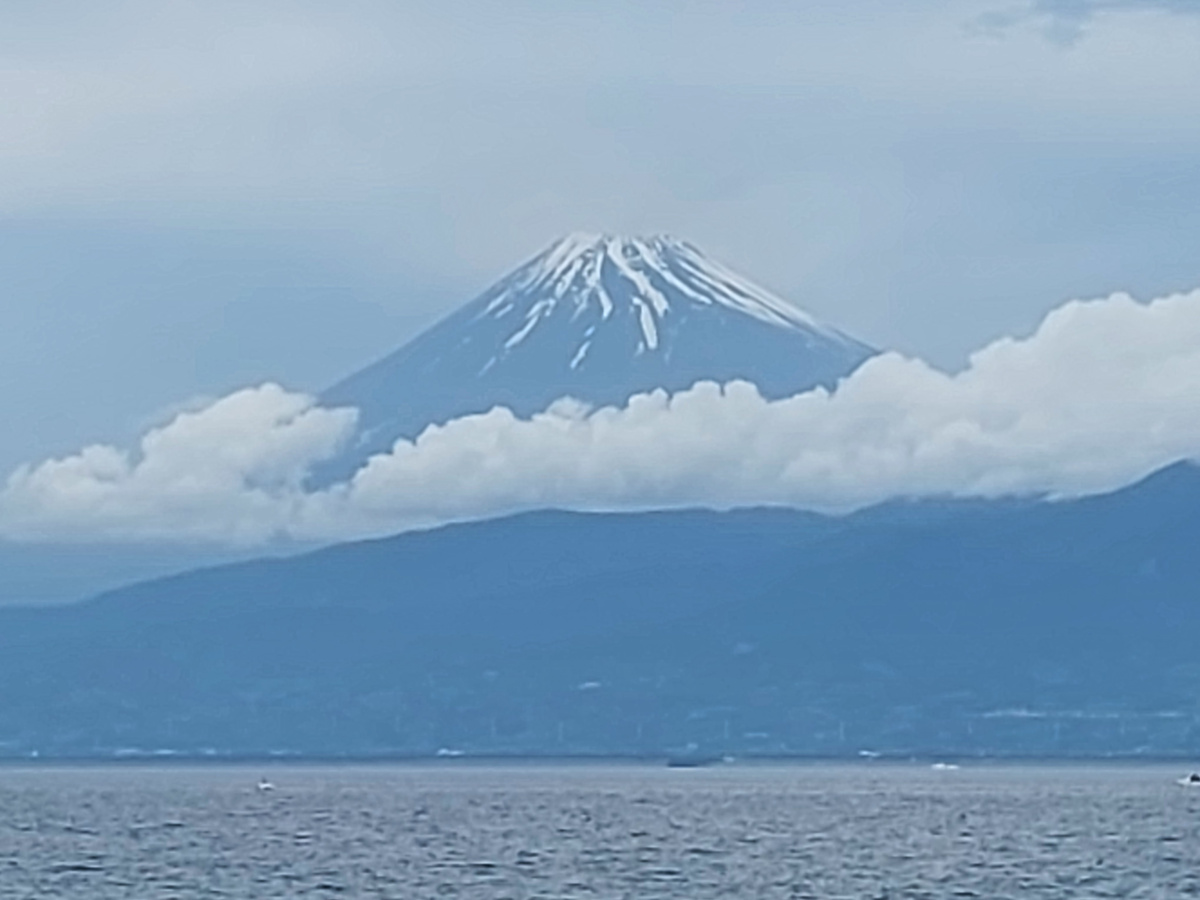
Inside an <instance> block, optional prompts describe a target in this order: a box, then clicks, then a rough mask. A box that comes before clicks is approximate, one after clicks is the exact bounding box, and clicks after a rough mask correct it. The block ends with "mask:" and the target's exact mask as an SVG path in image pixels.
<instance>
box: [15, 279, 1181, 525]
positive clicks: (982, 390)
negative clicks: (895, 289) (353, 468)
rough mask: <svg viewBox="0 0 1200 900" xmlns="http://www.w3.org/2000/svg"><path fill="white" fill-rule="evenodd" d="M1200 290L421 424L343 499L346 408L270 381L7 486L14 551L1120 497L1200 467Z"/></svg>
mask: <svg viewBox="0 0 1200 900" xmlns="http://www.w3.org/2000/svg"><path fill="white" fill-rule="evenodd" d="M1198 413H1200V291H1196V292H1193V293H1190V294H1181V295H1175V296H1170V297H1166V298H1163V299H1159V300H1155V301H1153V302H1150V303H1139V302H1137V301H1135V300H1133V299H1132V298H1130V297H1129V296H1127V295H1123V294H1117V295H1113V296H1111V297H1109V298H1107V299H1104V300H1098V301H1092V302H1072V303H1068V304H1066V305H1064V306H1062V307H1061V308H1059V309H1057V310H1056V311H1054V312H1053V313H1052V314H1050V315H1049V316H1048V317H1047V318H1046V319H1045V320H1044V321H1043V322H1042V324H1041V325H1040V327H1039V328H1038V329H1037V331H1036V332H1035V333H1034V334H1033V335H1031V336H1030V337H1028V338H1024V339H1019V340H1018V339H1004V340H1000V341H997V342H995V343H993V344H990V345H989V346H987V347H985V348H983V349H981V350H979V351H978V352H977V353H975V354H974V355H973V356H972V357H971V360H970V364H969V365H968V366H967V367H966V368H965V369H963V370H962V371H960V372H957V373H954V374H948V373H945V372H941V371H938V370H936V369H934V368H932V367H930V366H928V365H926V364H925V363H923V362H921V361H919V360H915V359H911V358H906V357H903V356H901V355H899V354H894V353H892V354H886V355H884V356H881V357H878V358H876V359H874V360H872V361H870V362H868V363H867V364H865V365H864V366H863V367H862V368H860V369H859V370H858V371H857V372H856V373H854V374H853V375H852V376H850V377H849V378H848V379H846V380H845V381H844V382H843V383H842V384H841V385H840V386H839V387H838V389H837V390H836V391H834V392H833V393H828V392H825V391H821V390H818V391H813V392H810V393H805V394H801V395H798V396H795V397H791V398H788V399H785V400H781V401H778V402H769V401H766V400H764V399H763V398H762V397H760V396H759V394H758V393H757V391H756V390H755V389H754V388H753V386H751V385H748V384H744V383H733V384H730V385H726V386H724V387H720V386H718V385H715V384H700V385H697V386H696V387H695V388H693V389H692V390H690V391H687V392H683V393H680V394H677V395H675V396H673V397H669V396H667V395H666V394H663V393H654V394H649V395H642V396H639V397H635V398H634V399H633V400H632V401H631V402H630V403H629V405H628V406H627V407H626V408H622V409H613V408H608V409H600V410H595V411H589V410H586V409H583V408H580V407H579V406H578V405H577V404H575V403H573V402H571V401H562V402H560V403H558V404H555V405H554V406H552V407H551V408H550V409H549V410H547V411H546V412H545V413H542V414H540V415H538V416H535V417H533V418H532V419H530V420H518V419H516V418H514V417H513V416H512V414H511V413H509V412H508V411H507V410H503V409H495V410H493V411H491V412H490V413H487V414H484V415H479V416H470V417H466V418H463V419H459V420H456V421H453V422H450V423H448V424H446V425H445V426H443V427H437V428H430V429H428V430H427V431H426V432H425V433H424V434H422V435H421V436H420V437H419V438H418V439H417V440H416V441H415V442H407V441H401V442H398V443H397V444H396V445H395V447H394V448H393V449H392V451H391V452H390V453H388V454H385V455H381V456H377V457H375V458H373V459H371V460H370V461H369V462H368V463H367V464H366V465H365V466H364V467H363V468H362V469H361V470H360V471H359V472H357V473H356V474H355V476H354V477H353V479H352V480H351V481H349V482H348V483H344V484H339V485H336V486H334V487H332V488H330V489H328V490H322V491H308V490H306V489H305V488H304V486H303V481H304V475H305V473H306V472H307V470H308V468H309V467H310V466H311V465H312V464H314V463H316V462H319V461H320V460H323V459H327V458H328V457H329V456H330V455H331V454H333V453H335V452H336V451H337V449H338V447H339V446H341V445H342V444H343V442H345V441H346V440H348V439H349V437H350V436H351V434H352V432H353V429H354V420H355V417H354V412H353V411H352V410H330V409H322V408H320V407H318V406H316V405H314V403H313V401H312V400H311V398H308V397H305V396H303V395H298V394H292V393H288V392H286V391H284V390H283V389H281V388H279V387H277V386H274V385H265V386H263V387H259V388H252V389H247V390H243V391H239V392H237V393H235V394H232V395H230V396H228V397H225V398H223V399H221V400H219V401H217V402H215V403H213V404H211V405H210V406H208V407H206V408H204V409H201V410H199V411H194V412H187V413H183V414H181V415H179V416H178V417H177V418H175V419H174V420H173V421H172V422H171V423H169V424H168V425H166V426H164V427H162V428H159V429H155V430H153V431H151V432H149V433H148V434H147V435H146V436H145V437H144V438H143V440H142V442H141V445H140V447H139V448H138V450H137V451H136V452H132V453H131V452H126V451H122V450H119V449H117V448H114V447H106V446H96V447H90V448H88V449H86V450H84V451H82V452H81V453H79V454H77V455H75V456H72V457H69V458H66V459H61V460H52V461H47V462H44V463H42V464H40V465H37V466H27V467H24V468H22V469H20V470H18V471H17V472H15V473H14V474H13V475H12V476H11V477H10V479H9V481H8V484H7V487H6V488H5V489H4V491H3V493H2V494H0V534H4V535H6V536H8V537H9V538H14V539H32V540H36V539H68V540H70V539H74V540H104V539H108V540H145V539H155V540H162V539H168V540H209V541H217V542H230V543H239V542H240V543H247V542H250V543H252V542H256V541H264V540H268V539H270V538H272V537H277V536H287V537H292V538H299V539H306V540H307V539H317V540H329V539H342V538H352V537H360V536H366V535H375V534H383V533H388V532H391V531H395V530H399V529H404V528H412V527H420V526H427V525H431V524H435V523H439V522H445V521H452V520H461V519H469V518H476V517H482V516H490V515H496V514H501V513H507V512H513V511H517V510H523V509H529V508H536V507H542V506H555V507H571V508H579V509H593V510H596V509H604V510H614V509H643V508H658V507H676V506H692V505H704V506H715V507H730V506H739V505H750V504H784V505H790V506H797V507H806V508H813V509H821V510H835V511H836V510H849V509H853V508H856V507H860V506H863V505H866V504H871V503H875V502H879V501H881V500H885V499H888V498H894V497H902V496H964V497H965V496H971V497H997V496H1005V495H1046V496H1049V497H1052V498H1053V497H1069V496H1077V495H1081V494H1088V493H1096V492H1102V491H1106V490H1110V489H1114V488H1116V487H1119V486H1121V485H1124V484H1127V483H1129V482H1131V481H1133V480H1136V479H1137V478H1140V477H1142V476H1144V475H1146V474H1148V473H1149V472H1151V471H1153V470H1155V469H1156V468H1158V467H1161V466H1163V465H1166V464H1168V463H1171V462H1174V461H1177V460H1180V459H1191V458H1197V457H1200V415H1198Z"/></svg>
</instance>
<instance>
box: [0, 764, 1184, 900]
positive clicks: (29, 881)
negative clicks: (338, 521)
mask: <svg viewBox="0 0 1200 900" xmlns="http://www.w3.org/2000/svg"><path fill="white" fill-rule="evenodd" d="M1179 774H1180V773H1179V772H1177V771H1174V770H1171V769H1166V768H1144V767H1143V768H1132V767H1112V768H1097V767H1088V766H1066V765H1064V766H1054V767H1028V766H1007V767H982V766H980V767H972V766H966V765H964V766H963V767H961V768H959V769H953V768H936V769H935V768H932V767H930V766H928V765H920V764H915V763H914V764H909V765H872V764H863V765H856V766H841V767H839V766H826V765H798V766H783V767H759V766H736V765H734V766H718V767H711V768H699V769H670V768H667V767H650V766H610V767H604V766H560V767H540V766H500V767H483V766H476V765H471V764H469V763H464V764H462V765H459V766H455V765H446V766H438V767H433V766H420V765H414V766H398V767H364V768H348V767H327V768H285V767H275V766H272V767H266V768H253V769H249V768H231V767H211V768H198V769H186V768H168V767H129V768H125V767H111V768H105V767H96V768H81V769H62V768H35V769H13V768H0V898H21V900H30V898H38V900H42V898H61V897H70V898H81V900H104V898H117V897H120V898H137V900H152V898H168V897H173V898H210V897H211V898H218V897H220V898H255V900H258V898H271V897H288V898H292V897H343V898H356V897H370V898H375V897H390V898H397V900H400V898H403V900H409V898H425V897H429V898H487V900H497V898H668V897H669V898H689V900H701V898H716V897H720V898H742V897H744V898H774V897H780V898H802V897H803V898H820V900H832V898H841V897H845V898H885V897H886V898H909V897H912V898H917V897H921V898H969V897H979V898H986V900H1000V898H1008V897H1011V898H1049V897H1055V898H1066V897H1079V898H1084V897H1086V898H1094V897H1122V898H1131V897H1161V898H1182V897H1188V896H1195V895H1197V894H1200V789H1197V788H1189V787H1185V786H1181V785H1179V784H1177V783H1176V782H1175V778H1176V777H1177V776H1178V775H1179ZM263 778H265V779H267V780H268V781H269V784H270V785H271V787H270V788H269V789H263V787H266V786H265V785H264V786H262V787H260V785H259V782H260V779H263Z"/></svg>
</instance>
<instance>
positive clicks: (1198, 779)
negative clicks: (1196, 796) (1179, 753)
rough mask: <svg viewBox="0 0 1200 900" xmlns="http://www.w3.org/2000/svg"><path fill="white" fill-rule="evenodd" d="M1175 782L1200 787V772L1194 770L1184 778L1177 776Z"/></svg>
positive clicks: (1185, 785)
mask: <svg viewBox="0 0 1200 900" xmlns="http://www.w3.org/2000/svg"><path fill="white" fill-rule="evenodd" d="M1175 783H1176V784H1182V785H1183V786H1184V787H1200V772H1192V773H1191V774H1189V775H1185V776H1184V777H1183V778H1176V779H1175Z"/></svg>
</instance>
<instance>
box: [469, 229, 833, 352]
mask: <svg viewBox="0 0 1200 900" xmlns="http://www.w3.org/2000/svg"><path fill="white" fill-rule="evenodd" d="M486 296H487V302H486V305H485V307H484V309H483V311H482V313H481V317H489V316H490V317H493V318H496V319H499V318H503V317H507V316H510V315H512V314H513V313H516V314H517V315H516V316H514V320H515V321H514V328H513V331H512V333H511V334H510V335H509V337H508V339H507V340H506V342H505V345H504V346H505V349H506V350H511V349H513V348H514V347H516V346H517V345H519V344H520V343H522V342H523V341H524V340H525V339H526V338H527V337H528V336H529V335H530V334H531V333H532V332H533V331H534V329H535V328H537V326H538V324H539V323H540V322H541V321H543V320H544V319H545V318H547V317H549V316H550V315H552V314H554V313H555V312H559V313H560V314H561V313H562V312H563V309H562V307H564V306H565V307H567V308H569V309H570V314H571V316H572V317H573V318H578V317H579V316H581V315H583V314H584V313H585V312H587V311H588V310H593V309H594V310H596V311H597V312H598V313H599V317H600V319H601V320H602V321H606V320H608V319H610V318H611V317H612V316H613V315H614V313H616V312H617V311H618V310H621V309H622V307H625V308H629V307H632V308H631V309H629V311H630V312H632V313H635V314H636V316H637V319H638V323H639V326H640V329H641V336H642V340H641V343H642V347H643V348H644V349H645V350H648V351H654V350H658V349H659V348H660V346H661V343H662V342H661V339H660V331H661V326H662V324H663V323H664V322H665V321H666V320H668V319H669V318H670V317H671V316H673V315H674V316H679V315H681V314H684V313H685V312H686V311H687V310H686V307H692V308H693V309H694V308H696V307H721V308H724V309H727V310H732V311H735V312H739V313H742V314H744V315H748V316H752V317H753V318H755V319H758V320H759V321H762V322H765V323H767V324H770V325H774V326H776V327H779V328H784V329H789V330H793V331H804V332H809V333H816V334H820V335H821V336H823V337H827V338H833V339H838V338H840V337H841V335H840V334H839V333H838V332H836V331H834V330H833V329H829V328H826V327H825V326H823V325H821V324H819V323H818V322H817V321H816V320H814V319H813V318H812V317H811V316H809V315H808V314H807V313H805V312H803V311H801V310H799V309H797V308H796V307H794V306H792V305H791V304H790V303H788V302H787V301H786V300H783V299H782V298H780V297H777V296H775V295H774V294H772V293H771V292H769V291H767V290H765V289H764V288H761V287H759V286H758V285H756V284H754V283H753V282H751V281H749V280H748V279H746V278H743V277H742V276H740V275H738V274H736V273H734V272H732V271H730V270H729V269H727V268H725V267H724V266H722V265H721V264H719V263H717V262H714V261H713V260H711V259H709V258H708V257H706V256H705V255H704V254H703V253H701V252H700V251H699V250H698V249H697V248H696V247H694V246H693V245H691V244H689V243H687V242H686V241H681V240H678V239H676V238H673V237H670V236H668V235H654V236H649V237H627V236H620V235H612V234H586V233H575V234H570V235H567V236H566V237H564V238H561V239H560V240H558V241H556V242H555V243H554V244H552V245H551V246H550V247H548V248H547V249H546V250H544V251H543V252H542V253H540V254H539V255H537V256H536V257H534V258H533V259H532V260H530V261H529V262H528V263H526V264H525V265H523V266H521V267H520V268H519V269H517V270H516V271H515V272H513V273H512V274H510V275H509V276H508V277H507V278H505V279H504V280H503V281H501V282H500V283H499V284H498V285H496V287H495V288H493V289H492V291H489V292H488V294H487V295H486Z"/></svg>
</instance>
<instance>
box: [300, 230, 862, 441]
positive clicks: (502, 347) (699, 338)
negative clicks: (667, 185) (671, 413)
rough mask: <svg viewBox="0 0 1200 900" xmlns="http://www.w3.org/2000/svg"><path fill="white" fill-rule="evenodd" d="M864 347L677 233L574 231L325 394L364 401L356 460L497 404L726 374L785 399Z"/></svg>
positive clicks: (521, 409)
mask: <svg viewBox="0 0 1200 900" xmlns="http://www.w3.org/2000/svg"><path fill="white" fill-rule="evenodd" d="M874 352H875V351H874V350H873V349H872V348H870V347H868V346H867V345H865V344H862V343H860V342H858V341H856V340H854V339H853V338H850V337H848V336H847V335H845V334H843V333H841V332H840V331H837V330H836V329H834V328H830V327H828V326H826V325H822V324H820V323H819V322H817V321H815V320H814V319H813V318H812V317H811V316H809V315H808V314H807V313H805V312H802V311H801V310H799V309H797V308H796V307H794V306H792V305H791V304H789V303H788V302H787V301H785V300H782V299H780V298H779V297H776V296H775V295H773V294H771V293H770V292H769V291H767V290H765V289H763V288H761V287H759V286H757V285H755V284H753V283H752V282H750V281H749V280H747V279H745V278H743V277H742V276H740V275H737V274H736V273H734V272H732V271H730V270H729V269H727V268H725V267H724V266H722V265H720V264H719V263H716V262H714V261H713V260H711V259H709V258H707V257H706V256H705V255H704V254H703V253H701V252H700V251H699V250H697V249H696V248H695V247H694V246H692V245H691V244H688V243H686V242H684V241H680V240H677V239H675V238H671V237H667V236H655V237H646V238H641V237H617V236H612V235H585V234H573V235H570V236H568V237H565V238H563V239H561V240H559V241H558V242H556V243H555V244H553V245H551V246H550V247H549V248H547V249H546V250H544V251H543V252H542V253H541V254H539V255H538V256H536V257H534V258H533V259H532V260H530V261H529V262H527V263H526V264H525V265H523V266H521V267H520V268H518V269H517V270H516V271H514V272H512V273H511V274H509V275H508V276H507V277H505V278H503V279H502V280H501V281H499V282H497V283H496V284H495V285H494V286H492V287H491V288H489V289H488V290H487V291H485V292H484V293H483V294H482V295H481V296H480V297H478V298H477V299H476V300H474V301H472V302H471V303H469V304H467V305H466V306H464V307H462V308H461V309H459V310H458V311H457V312H455V313H453V314H452V315H450V316H449V317H448V318H446V319H444V320H442V321H441V322H440V323H438V324H437V325H435V326H434V327H433V328H431V329H429V330H428V331H426V332H425V333H423V334H421V335H419V336H418V337H417V338H415V339H414V340H412V341H411V342H410V343H408V344H407V345H405V346H404V347H402V348H400V349H399V350H397V351H396V352H394V353H392V354H391V355H389V356H387V357H385V358H384V359H382V360H380V361H379V362H377V363H375V364H374V365H372V366H370V367H368V368H366V369H364V370H362V371H361V372H359V373H357V374H355V375H352V376H350V377H349V378H347V379H346V380H345V381H342V382H341V383H339V384H337V385H335V386H334V387H333V388H331V389H330V390H329V391H327V392H326V393H325V394H324V395H323V396H322V400H323V401H324V402H326V403H329V404H338V405H353V406H356V407H358V408H359V410H360V411H361V415H362V419H361V424H362V428H363V431H362V435H361V440H360V442H359V444H358V446H357V447H356V448H354V450H353V451H352V455H353V457H354V460H357V461H361V460H362V459H363V458H365V456H366V455H367V454H369V453H372V452H378V451H381V450H386V449H387V448H388V447H390V446H391V444H392V443H393V442H394V441H395V440H396V439H397V438H399V437H407V438H413V437H416V436H417V435H418V434H419V433H420V432H421V431H422V430H424V428H425V427H426V426H428V425H430V424H434V423H441V422H445V421H448V420H449V419H452V418H457V417H459V416H462V415H466V414H468V413H476V412H485V411H487V410H488V409H491V408H492V407H494V406H497V405H502V406H507V407H509V408H510V409H512V410H513V411H514V412H515V413H517V414H518V415H520V416H528V415H531V414H533V413H535V412H538V411H540V410H543V409H545V408H546V407H547V406H548V405H549V404H550V403H551V402H553V401H554V400H557V399H559V398H561V397H566V396H569V397H573V398H575V399H577V400H581V401H584V402H586V403H588V404H592V405H610V404H621V403H623V402H624V401H625V400H627V399H628V398H629V397H630V396H632V395H633V394H636V393H640V392H644V391H649V390H652V389H654V388H665V389H667V390H668V391H672V392H674V391H679V390H684V389H686V388H688V387H691V386H692V385H693V384H695V383H696V382H697V381H702V380H712V381H718V382H727V381H731V380H734V379H743V380H747V381H752V382H754V383H755V384H757V385H758V387H759V390H760V391H761V392H762V393H763V394H764V395H765V396H768V397H782V396H787V395H790V394H793V393H796V392H798V391H802V390H806V389H809V388H812V387H815V386H817V385H825V386H832V385H833V384H834V383H836V382H837V380H838V379H839V378H842V377H844V376H845V375H847V374H849V373H850V372H851V371H853V370H854V369H855V368H856V367H857V366H858V365H859V364H860V363H862V362H863V361H864V360H865V359H867V358H868V357H869V356H871V355H872V354H873V353H874ZM345 462H346V464H347V465H350V464H352V461H351V460H350V459H347V460H346V461H345Z"/></svg>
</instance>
